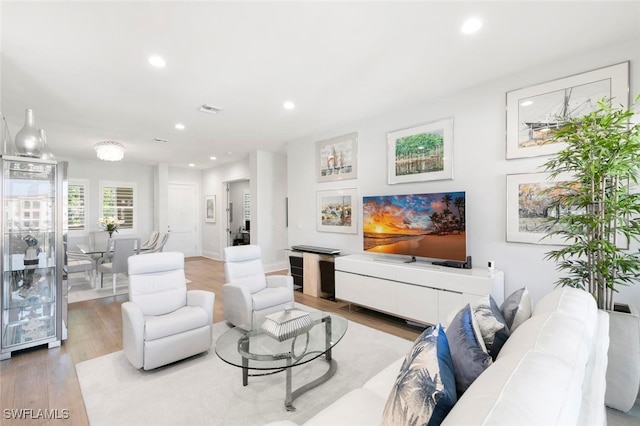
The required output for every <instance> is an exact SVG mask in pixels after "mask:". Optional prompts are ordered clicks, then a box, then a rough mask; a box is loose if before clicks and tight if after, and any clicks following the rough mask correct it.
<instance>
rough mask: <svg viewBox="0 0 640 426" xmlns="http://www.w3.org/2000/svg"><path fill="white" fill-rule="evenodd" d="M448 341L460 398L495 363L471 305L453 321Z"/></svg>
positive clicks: (448, 333) (448, 329)
mask: <svg viewBox="0 0 640 426" xmlns="http://www.w3.org/2000/svg"><path fill="white" fill-rule="evenodd" d="M447 339H448V340H449V349H450V350H451V359H452V360H453V370H454V372H455V377H456V389H457V391H458V397H460V396H461V395H462V394H463V393H464V391H466V390H467V388H468V387H469V386H471V383H473V381H474V380H475V379H476V378H477V377H478V376H479V375H480V374H482V372H483V371H484V370H486V369H487V368H488V367H489V366H490V365H491V364H492V362H493V360H492V359H491V355H489V354H488V353H487V351H486V348H485V346H484V341H483V339H482V335H481V334H480V331H479V327H478V324H477V322H476V319H475V317H474V315H473V310H472V309H471V305H469V304H467V306H465V307H464V308H462V309H461V310H460V311H459V312H458V313H457V315H456V316H455V318H454V319H453V321H451V324H449V327H448V328H447Z"/></svg>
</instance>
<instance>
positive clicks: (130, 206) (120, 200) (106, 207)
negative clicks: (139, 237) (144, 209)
mask: <svg viewBox="0 0 640 426" xmlns="http://www.w3.org/2000/svg"><path fill="white" fill-rule="evenodd" d="M101 186H102V194H101V195H102V201H101V205H102V217H110V216H113V217H115V218H117V219H118V220H123V221H124V223H122V224H121V225H120V226H119V227H118V228H119V229H134V224H135V208H136V205H135V204H136V203H135V195H136V194H135V193H136V191H135V186H134V185H133V184H123V183H117V184H116V183H108V182H104V183H102V185H101Z"/></svg>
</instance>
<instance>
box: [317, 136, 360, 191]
mask: <svg viewBox="0 0 640 426" xmlns="http://www.w3.org/2000/svg"><path fill="white" fill-rule="evenodd" d="M316 170H317V181H318V182H329V181H335V180H343V179H355V178H357V177H358V134H357V133H350V134H348V135H343V136H339V137H337V138H333V139H327V140H324V141H320V142H317V143H316Z"/></svg>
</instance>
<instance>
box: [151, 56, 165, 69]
mask: <svg viewBox="0 0 640 426" xmlns="http://www.w3.org/2000/svg"><path fill="white" fill-rule="evenodd" d="M149 63H150V64H151V65H153V66H154V67H158V68H164V67H165V66H166V65H167V62H166V61H165V60H164V59H162V58H161V57H160V56H155V55H154V56H150V57H149Z"/></svg>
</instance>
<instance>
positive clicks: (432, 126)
mask: <svg viewBox="0 0 640 426" xmlns="http://www.w3.org/2000/svg"><path fill="white" fill-rule="evenodd" d="M387 167H388V181H389V183H390V184H394V183H407V182H422V181H429V180H443V179H453V118H446V119H442V120H438V121H434V122H432V123H428V124H424V125H422V126H418V127H413V128H410V129H404V130H397V131H395V132H391V133H389V134H388V135H387Z"/></svg>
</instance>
